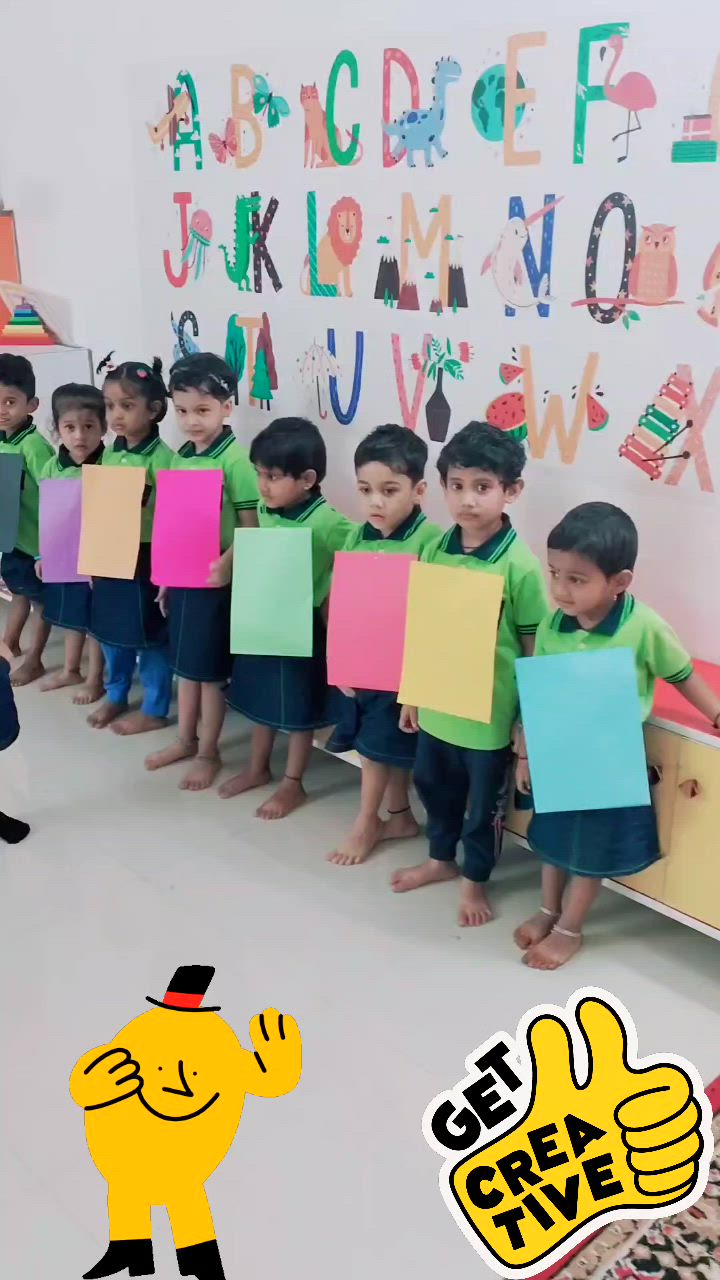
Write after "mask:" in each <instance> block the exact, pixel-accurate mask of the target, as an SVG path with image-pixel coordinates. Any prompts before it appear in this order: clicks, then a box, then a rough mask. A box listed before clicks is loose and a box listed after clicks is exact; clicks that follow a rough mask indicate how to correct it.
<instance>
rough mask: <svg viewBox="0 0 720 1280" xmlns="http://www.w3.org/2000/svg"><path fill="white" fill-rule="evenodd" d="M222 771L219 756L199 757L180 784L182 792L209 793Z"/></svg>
mask: <svg viewBox="0 0 720 1280" xmlns="http://www.w3.org/2000/svg"><path fill="white" fill-rule="evenodd" d="M221 769H222V760H221V759H220V757H219V756H197V757H196V759H195V760H194V762H193V764H192V765H191V766H190V768H189V769H188V771H187V773H186V774H185V777H184V778H183V780H182V782H181V783H180V790H181V791H207V789H208V787H211V786H212V784H213V782H214V781H215V779H216V778H217V776H218V774H219V772H220V770H221Z"/></svg>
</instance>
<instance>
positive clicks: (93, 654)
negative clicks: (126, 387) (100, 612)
mask: <svg viewBox="0 0 720 1280" xmlns="http://www.w3.org/2000/svg"><path fill="white" fill-rule="evenodd" d="M52 414H53V423H54V425H55V432H56V435H57V438H58V439H59V441H60V447H59V449H58V452H57V455H56V456H55V457H54V458H50V460H49V461H48V462H46V464H45V466H44V468H43V470H42V473H41V475H40V483H41V484H42V482H43V481H44V480H76V481H79V480H80V478H81V476H82V469H83V467H85V466H93V465H95V466H96V465H97V464H98V463H99V462H100V461H101V459H102V456H103V452H104V448H105V446H104V445H103V436H104V435H105V401H104V400H103V394H102V391H101V390H100V388H99V387H93V386H90V385H89V384H85V383H80V382H67V383H65V384H64V385H63V386H61V387H56V388H55V390H54V391H53V394H52ZM35 572H36V573H37V575H38V577H39V578H42V576H43V574H42V561H40V560H38V562H37V564H36V565H35ZM91 605H92V590H91V587H90V584H89V583H87V582H43V608H44V611H45V620H46V622H48V623H49V624H50V625H51V626H53V627H60V628H61V629H62V630H63V631H64V632H65V662H64V664H63V667H62V670H61V671H55V672H54V673H53V674H52V675H51V676H47V677H46V679H45V680H43V682H42V684H41V686H40V688H41V689H42V691H43V693H47V692H49V691H50V690H52V689H65V688H67V687H68V686H71V685H78V684H79V685H81V686H82V688H80V689H78V692H77V693H76V694H75V696H74V698H73V702H74V703H75V704H76V705H77V706H81V707H87V706H90V704H91V703H93V702H99V701H100V699H101V698H102V696H103V694H104V692H105V685H104V684H103V666H104V662H103V654H102V649H101V648H100V645H99V644H98V642H97V640H94V639H93V638H92V636H88V634H87V633H88V631H89V629H90V611H91ZM86 640H87V648H88V676H87V680H86V681H85V682H84V683H83V677H82V674H81V671H80V664H81V661H82V656H83V650H84V649H85V643H86Z"/></svg>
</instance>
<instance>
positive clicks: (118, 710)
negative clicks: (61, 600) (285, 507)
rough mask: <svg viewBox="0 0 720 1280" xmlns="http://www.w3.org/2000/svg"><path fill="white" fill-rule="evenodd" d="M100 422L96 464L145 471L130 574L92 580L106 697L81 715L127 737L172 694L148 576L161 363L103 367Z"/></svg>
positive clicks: (158, 458)
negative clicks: (134, 692) (138, 687)
mask: <svg viewBox="0 0 720 1280" xmlns="http://www.w3.org/2000/svg"><path fill="white" fill-rule="evenodd" d="M103 396H104V399H105V411H106V414H107V424H108V426H109V427H110V430H111V431H113V432H114V433H115V437H116V438H115V441H114V443H113V446H112V448H111V449H106V450H105V452H104V454H103V457H102V466H103V467H138V468H142V470H143V471H144V472H145V490H144V493H143V500H142V515H141V520H140V549H139V551H138V558H137V564H136V567H135V576H134V577H133V578H132V579H129V580H128V579H124V578H100V577H97V578H93V591H92V608H91V632H92V635H93V636H94V637H95V639H96V640H98V641H99V642H100V644H101V645H102V651H103V654H104V655H105V664H106V669H107V670H106V680H105V689H106V693H107V697H106V699H105V701H104V702H103V703H101V705H100V706H99V707H98V709H97V711H93V713H92V715H91V716H89V717H88V724H89V725H90V726H91V727H92V728H93V729H104V728H105V727H106V726H107V725H110V726H111V727H112V731H113V733H118V734H120V735H129V734H135V733H148V732H150V731H151V730H154V729H163V728H164V727H165V725H166V724H167V717H168V712H169V710H170V696H171V693H172V672H171V671H170V666H169V663H168V655H167V643H168V637H167V622H166V620H165V618H164V617H163V616H162V613H161V610H160V605H159V603H158V599H157V595H158V592H157V587H155V586H153V583H152V581H151V578H150V561H151V557H150V543H151V538H152V526H153V515H154V511H155V484H156V476H157V473H158V471H163V470H167V469H168V467H169V466H170V464H171V462H172V457H173V452H172V449H171V448H170V447H169V445H167V444H165V441H164V440H162V439H161V438H160V423H161V422H162V420H163V418H164V417H165V415H166V413H167V399H168V398H167V390H166V388H165V383H164V382H163V377H162V361H161V360H159V359H157V358H156V359H155V360H153V362H152V365H147V364H143V363H142V361H137V360H127V361H125V363H124V364H120V365H117V367H113V368H111V369H110V371H109V373H108V374H107V376H106V378H105V382H104V383H103ZM136 666H137V668H138V671H139V674H140V683H141V684H142V687H143V700H142V706H141V707H140V708H138V710H137V711H130V712H128V697H129V694H130V687H131V685H132V682H133V677H134V675H135V667H136Z"/></svg>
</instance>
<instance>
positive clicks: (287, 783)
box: [255, 778, 307, 822]
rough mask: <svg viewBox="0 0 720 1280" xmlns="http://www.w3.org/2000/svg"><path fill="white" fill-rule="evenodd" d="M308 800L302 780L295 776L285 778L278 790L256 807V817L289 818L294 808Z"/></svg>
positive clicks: (269, 819)
mask: <svg viewBox="0 0 720 1280" xmlns="http://www.w3.org/2000/svg"><path fill="white" fill-rule="evenodd" d="M306 800H307V795H306V793H305V788H304V786H303V784H302V782H297V781H296V780H295V779H294V778H283V780H282V782H281V783H280V786H279V787H278V789H277V791H275V792H273V794H272V795H271V797H270V799H269V800H266V801H265V803H264V804H261V805H260V808H259V809H256V811H255V817H256V818H264V819H265V821H266V822H267V821H271V820H273V819H274V818H287V816H288V814H289V813H292V811H293V809H299V808H300V805H301V804H304V803H305V801H306Z"/></svg>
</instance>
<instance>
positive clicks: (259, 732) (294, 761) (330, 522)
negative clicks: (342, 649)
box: [218, 418, 352, 818]
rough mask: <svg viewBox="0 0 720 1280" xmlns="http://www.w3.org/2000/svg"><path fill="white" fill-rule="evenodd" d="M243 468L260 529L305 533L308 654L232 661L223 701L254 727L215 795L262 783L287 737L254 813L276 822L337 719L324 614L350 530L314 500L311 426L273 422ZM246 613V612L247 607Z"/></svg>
mask: <svg viewBox="0 0 720 1280" xmlns="http://www.w3.org/2000/svg"><path fill="white" fill-rule="evenodd" d="M250 461H251V462H252V463H253V465H254V467H255V470H256V472H257V475H258V484H259V488H260V497H261V499H262V501H261V503H260V506H259V508H258V521H259V524H260V528H261V529H311V530H312V570H313V605H314V625H313V654H312V657H310V658H280V657H273V656H267V657H264V656H256V655H251V654H240V655H239V656H238V657H236V659H235V663H234V665H233V675H232V681H231V684H230V690H229V692H228V702H229V703H230V706H231V707H234V708H235V710H236V711H240V712H241V713H242V714H243V715H244V716H247V718H248V720H252V721H253V722H254V726H255V727H254V729H253V735H252V748H251V756H250V763H249V765H248V767H247V768H246V769H244V770H243V771H242V773H239V774H237V775H236V777H234V778H230V779H229V781H228V782H226V783H224V784H223V786H222V787H221V788H220V795H221V796H222V797H223V799H229V798H230V797H231V796H236V795H239V794H240V793H241V792H243V791H250V790H251V789H253V788H255V787H262V786H265V785H266V783H268V782H270V779H271V775H270V756H271V754H272V749H273V744H274V741H275V736H276V734H277V731H278V729H281V730H283V731H284V732H285V733H288V734H289V742H288V754H287V764H286V768H285V774H284V776H283V778H282V780H281V782H280V785H279V786H278V787H277V789H276V791H275V792H274V794H273V795H272V796H271V797H270V799H269V800H266V801H265V803H264V804H262V805H261V806H260V808H259V809H258V810H257V817H259V818H284V817H286V816H287V814H289V813H292V811H293V809H297V807H298V805H300V804H302V803H303V801H304V800H305V789H304V787H303V777H304V775H305V770H306V768H307V765H308V761H309V759H310V752H311V751H312V744H313V730H314V729H320V728H323V727H326V726H328V725H331V724H334V723H335V721H336V720H337V713H338V710H339V703H340V698H341V695H340V693H339V692H338V691H337V690H332V691H329V690H328V686H327V662H326V657H325V643H326V626H325V613H324V609H325V605H326V601H327V597H328V594H329V592H330V580H331V577H332V566H333V560H334V558H335V552H336V551H339V550H340V549H341V548H342V547H343V546H344V544H345V542H346V540H347V537H348V534H349V532H350V529H351V528H352V525H351V522H350V521H349V520H347V519H346V517H345V516H343V515H341V514H340V512H339V511H336V510H335V509H334V508H333V507H331V506H330V504H329V503H328V502H326V501H325V499H324V497H323V495H322V491H321V489H320V485H321V483H322V481H323V480H324V479H325V472H326V469H327V454H326V450H325V441H324V440H323V438H322V436H321V434H320V432H319V431H318V429H317V427H316V426H315V425H314V424H313V423H312V422H308V421H307V420H306V419H305V418H276V419H275V421H274V422H271V423H270V426H268V427H266V428H265V430H264V431H261V432H260V434H259V435H257V436H256V437H255V439H254V440H253V442H252V445H251V446H250ZM218 563H220V562H218ZM248 608H250V609H251V608H252V601H251V600H249V601H248ZM333 695H334V696H333ZM336 704H337V708H336Z"/></svg>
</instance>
